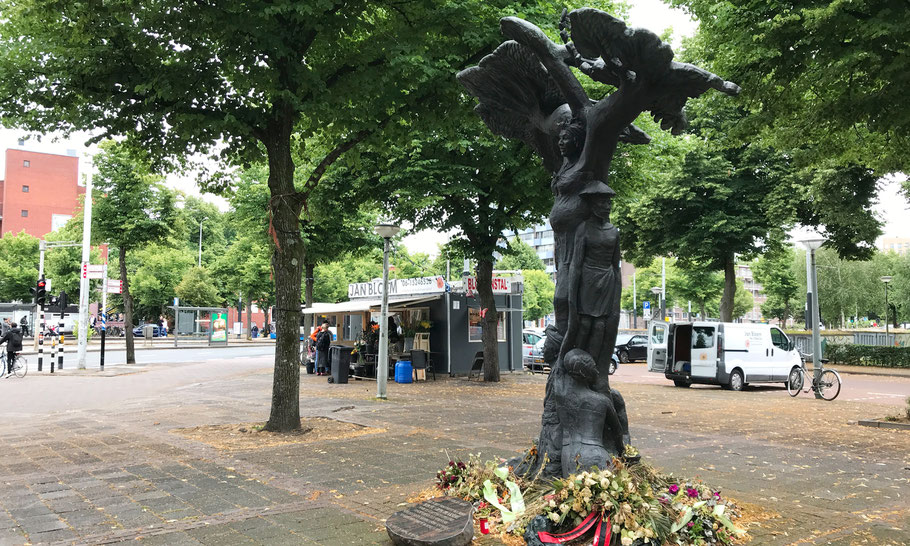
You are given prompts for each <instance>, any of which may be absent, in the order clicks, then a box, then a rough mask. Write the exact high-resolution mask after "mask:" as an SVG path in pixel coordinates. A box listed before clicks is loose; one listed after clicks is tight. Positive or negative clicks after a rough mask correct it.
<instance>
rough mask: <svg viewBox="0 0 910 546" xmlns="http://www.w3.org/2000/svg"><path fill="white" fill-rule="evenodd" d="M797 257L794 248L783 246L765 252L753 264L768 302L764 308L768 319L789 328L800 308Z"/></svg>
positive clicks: (762, 307) (756, 278)
mask: <svg viewBox="0 0 910 546" xmlns="http://www.w3.org/2000/svg"><path fill="white" fill-rule="evenodd" d="M794 259H795V253H794V252H793V248H792V247H788V246H782V247H780V248H779V249H771V250H769V251H768V252H765V253H764V254H762V255H761V256H759V258H758V259H757V260H755V261H754V262H752V274H753V275H754V277H755V281H756V282H758V283H759V284H761V286H762V293H764V295H765V297H766V299H765V302H764V303H762V304H761V311H762V314H763V315H764V316H765V317H769V318H772V317H773V318H776V319H777V320H779V321H780V322H781V324H786V322H787V320H788V319H789V318H790V317H791V316H792V315H793V311H794V310H795V309H798V308H799V306H800V300H799V297H798V296H799V282H797V279H796V274H795V273H794V271H793V266H794Z"/></svg>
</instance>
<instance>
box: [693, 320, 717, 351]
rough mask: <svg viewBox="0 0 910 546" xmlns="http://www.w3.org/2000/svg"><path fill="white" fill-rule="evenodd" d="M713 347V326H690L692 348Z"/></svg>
mask: <svg viewBox="0 0 910 546" xmlns="http://www.w3.org/2000/svg"><path fill="white" fill-rule="evenodd" d="M711 347H714V327H713V326H695V327H693V328H692V348H693V349H708V348H711Z"/></svg>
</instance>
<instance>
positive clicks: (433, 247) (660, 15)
mask: <svg viewBox="0 0 910 546" xmlns="http://www.w3.org/2000/svg"><path fill="white" fill-rule="evenodd" d="M631 4H632V8H631V10H630V13H629V21H628V23H629V25H630V26H636V27H644V28H647V29H649V30H651V31H653V32H655V33H658V34H660V33H661V32H663V31H664V30H666V29H667V28H671V27H672V28H673V33H674V38H675V39H674V42H675V43H674V45H678V38H679V37H681V36H690V35H692V34H693V33H694V32H695V30H696V26H697V25H696V23H695V22H694V21H692V20H691V19H690V18H689V16H688V15H686V14H685V13H684V12H682V11H681V10H678V9H673V8H670V7H668V6H667V5H665V4H664V3H662V2H661V1H660V0H631ZM20 136H23V133H22V132H20V131H15V130H8V129H0V150H6V149H7V148H16V147H18V142H17V139H18V138H19V137H20ZM86 139H87V138H86V135H85V134H80V135H76V136H75V137H73V138H70V139H67V140H64V141H60V142H52V140H53V139H52V138H50V137H44V138H43V139H42V142H40V143H39V142H37V141H36V140H29V141H28V142H26V145H25V149H27V150H33V151H38V152H47V153H56V154H66V153H67V152H68V150H74V151H75V153H76V154H77V155H79V157H80V171H81V169H82V166H83V165H84V163H85V159H84V158H85V155H86V154H90V153H92V152H94V150H92V149H89V148H86V147H85V146H83V142H84V141H85V140H86ZM5 160H6V157H5V154H0V173H5V167H6V165H5ZM904 179H906V177H903V176H899V177H892V178H890V179H886V180H883V181H882V191H881V193H880V195H879V200H878V204H877V205H876V213H877V214H878V215H879V216H880V217H881V218H882V219H883V220H884V221H885V223H886V225H885V234H884V236H886V237H910V206H908V200H907V198H906V197H904V196H903V195H902V194H900V193H899V189H900V183H899V181H900V180H904ZM168 184H169V185H170V186H172V187H175V188H177V189H179V190H181V191H183V192H184V193H186V194H189V195H201V194H200V192H199V190H198V188H197V187H196V185H195V184H194V182H193V179H192V178H178V177H169V178H168ZM202 197H203V198H204V199H205V200H207V201H210V202H213V203H215V204H217V205H218V206H219V207H220V208H222V210H226V206H227V205H226V203H225V201H224V200H223V199H221V198H219V197H216V196H213V195H208V194H204V195H202ZM796 236H799V235H798V234H796ZM447 239H448V237H447V236H445V235H443V234H440V233H436V232H421V233H418V234H414V235H411V236H409V237H407V238H406V239H405V245H406V246H407V247H408V249H409V250H410V251H412V252H426V253H429V254H434V255H435V254H436V252H437V246H438V245H439V244H440V243H443V242H445V241H446V240H447Z"/></svg>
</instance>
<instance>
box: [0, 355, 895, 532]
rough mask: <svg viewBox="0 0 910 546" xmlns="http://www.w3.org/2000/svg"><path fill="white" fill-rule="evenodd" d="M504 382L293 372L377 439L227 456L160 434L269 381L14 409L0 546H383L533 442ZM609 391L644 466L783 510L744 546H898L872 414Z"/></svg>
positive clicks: (199, 420) (251, 410)
mask: <svg viewBox="0 0 910 546" xmlns="http://www.w3.org/2000/svg"><path fill="white" fill-rule="evenodd" d="M225 362H233V361H225ZM169 373H176V372H173V371H172V370H170V369H168V368H163V367H154V366H151V367H148V368H146V370H145V371H144V372H143V373H142V374H132V375H122V376H112V377H106V378H99V379H97V380H92V384H93V385H98V384H99V383H98V382H99V381H100V382H103V383H102V384H103V385H104V386H105V387H106V388H110V389H112V390H113V389H123V388H133V387H131V386H132V385H136V384H137V383H136V382H138V381H142V382H146V383H148V382H154V381H156V380H158V379H159V378H163V377H165V376H164V375H163V374H169ZM183 373H186V370H184V371H183ZM503 379H504V380H503V382H502V383H500V384H496V385H488V384H483V383H479V382H477V381H473V382H468V381H466V380H464V379H446V380H440V381H437V382H433V381H429V382H426V383H420V384H412V385H396V384H391V385H390V388H389V396H390V400H389V401H387V402H378V401H375V400H374V399H373V398H372V397H373V395H374V394H375V388H376V387H375V383H373V382H359V381H352V382H351V383H349V384H347V385H329V384H327V383H326V382H325V379H324V378H321V377H320V378H317V377H315V376H306V375H304V376H303V377H302V385H301V411H302V414H303V415H304V416H325V417H330V418H334V419H339V420H344V421H349V422H355V423H359V424H362V425H366V426H371V427H375V428H376V432H375V433H373V434H369V435H365V436H359V437H356V438H350V439H343V440H334V441H328V442H323V443H319V444H295V445H286V446H277V447H269V448H263V449H255V450H245V451H234V452H226V451H219V450H217V449H215V448H213V447H210V446H208V445H205V444H202V443H199V442H195V441H192V440H189V439H186V438H184V437H183V436H180V435H177V434H174V433H172V432H170V431H171V430H172V429H174V428H179V427H186V426H195V425H200V424H219V423H238V422H248V421H256V420H265V418H266V417H267V415H268V404H269V400H270V390H271V380H272V378H271V372H270V369H266V368H261V369H255V370H252V371H243V370H238V371H237V372H236V373H231V374H228V375H225V376H223V377H221V378H219V379H213V380H208V381H204V382H202V383H194V382H192V380H191V379H187V380H186V382H185V384H183V385H182V386H180V387H176V388H173V389H170V390H169V391H168V392H167V393H165V394H161V393H154V394H153V393H152V391H149V394H144V395H141V396H137V397H135V398H133V399H129V400H128V401H126V402H120V403H117V404H116V405H113V406H112V407H110V408H106V409H103V410H99V409H97V408H94V409H80V408H79V407H73V408H69V409H66V410H65V411H64V409H65V408H59V410H60V411H57V412H56V413H51V414H49V415H46V416H42V417H38V418H30V419H28V420H25V419H22V418H17V415H15V414H13V415H12V416H11V418H9V419H6V420H5V422H3V423H2V424H0V442H2V445H3V446H4V448H5V449H4V450H3V454H4V457H3V458H2V459H0V544H2V545H7V544H10V545H13V544H15V545H19V544H26V543H31V544H117V543H123V544H126V543H128V542H129V543H131V544H134V543H136V542H139V543H141V544H167V545H181V544H213V545H229V544H230V545H233V544H241V543H245V544H267V545H276V544H325V545H334V544H390V542H389V540H388V538H387V537H386V535H385V532H384V527H383V520H384V519H385V518H386V517H388V516H389V515H390V514H392V513H393V512H395V511H396V510H399V509H400V505H401V504H402V503H404V502H405V499H406V498H407V497H408V496H409V494H411V493H413V492H415V491H418V490H421V489H423V488H425V487H428V486H429V485H430V484H431V483H432V479H433V476H434V475H435V472H436V470H437V469H438V468H439V467H440V466H442V465H443V464H444V463H445V462H446V461H448V460H449V458H453V457H466V456H467V454H468V453H477V452H479V451H480V452H483V453H484V455H487V456H490V457H492V456H510V455H511V454H513V453H515V452H516V451H518V450H521V449H523V448H525V447H527V446H528V445H529V443H530V440H531V438H532V437H533V436H535V435H536V433H537V427H538V424H539V420H540V409H541V401H542V396H543V387H544V382H545V380H546V378H545V377H544V376H527V375H522V374H512V375H510V374H505V375H504V376H503ZM26 380H32V381H40V382H42V383H40V384H38V383H36V384H35V385H38V386H40V387H41V392H42V393H43V394H42V396H45V397H47V398H48V399H49V400H45V401H41V402H40V403H49V402H50V403H51V404H52V403H53V400H54V392H55V390H56V389H65V388H68V382H75V381H79V380H81V378H79V377H60V378H46V377H37V378H34V379H33V378H30V377H29V378H26ZM70 384H72V385H75V384H76V383H70ZM614 386H616V387H617V388H619V389H620V391H621V392H622V393H623V395H624V396H625V398H626V401H627V406H628V408H629V418H630V423H631V426H632V433H633V439H634V443H635V444H636V445H637V446H639V447H640V449H641V451H642V453H643V455H644V456H645V457H646V458H647V459H648V460H650V461H652V462H653V463H654V464H656V465H657V466H660V467H662V468H663V469H665V470H667V471H671V472H674V473H676V474H679V475H686V476H698V477H700V478H701V479H703V480H705V481H706V482H707V483H710V484H712V485H715V486H717V487H719V488H721V489H722V490H723V491H724V494H725V495H729V496H732V497H734V498H737V499H739V500H741V501H745V502H750V503H754V504H759V505H762V506H765V507H767V508H770V509H772V510H775V511H777V512H779V513H780V517H778V518H775V519H772V520H770V521H766V522H763V523H762V525H761V526H760V527H756V528H754V529H752V531H751V532H752V534H753V535H754V536H755V541H754V542H753V543H754V544H762V545H764V544H770V545H776V544H792V543H795V542H797V541H802V542H801V543H804V544H844V545H846V544H853V543H859V542H863V541H865V542H863V543H869V544H905V543H907V542H910V532H908V531H906V530H905V529H910V497H908V495H907V492H908V490H910V488H908V475H910V474H908V471H907V469H908V468H910V434H907V433H905V432H901V431H887V430H880V429H871V428H866V427H858V426H851V425H848V424H847V422H848V421H851V420H852V421H855V420H857V419H858V418H866V417H875V416H878V414H877V413H881V412H882V411H883V410H882V409H881V407H880V406H876V407H875V409H874V410H871V413H873V414H875V415H870V409H869V406H868V405H865V406H864V405H862V404H858V403H850V402H840V401H835V402H833V403H826V402H819V401H816V400H813V399H810V398H809V397H804V398H796V399H791V398H789V397H788V396H787V395H786V392H784V391H783V390H782V389H779V388H759V389H752V390H750V391H746V392H741V393H734V392H729V391H723V390H720V389H717V388H702V387H694V388H691V389H686V390H682V389H676V388H674V387H672V386H654V385H640V384H622V383H619V382H618V381H617V382H616V385H614ZM0 387H2V388H3V389H10V388H16V383H15V382H13V381H8V382H6V383H3V384H2V385H0ZM3 396H4V395H3V392H2V390H0V398H2V397H3ZM96 397H97V395H96ZM36 403H37V401H36ZM95 403H96V404H97V400H96V401H95ZM352 406H353V407H352ZM87 407H88V406H87ZM876 412H877V413H876Z"/></svg>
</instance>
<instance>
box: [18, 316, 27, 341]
mask: <svg viewBox="0 0 910 546" xmlns="http://www.w3.org/2000/svg"><path fill="white" fill-rule="evenodd" d="M19 328H20V329H21V330H22V337H27V336H28V315H22V320H20V321H19Z"/></svg>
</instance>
